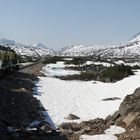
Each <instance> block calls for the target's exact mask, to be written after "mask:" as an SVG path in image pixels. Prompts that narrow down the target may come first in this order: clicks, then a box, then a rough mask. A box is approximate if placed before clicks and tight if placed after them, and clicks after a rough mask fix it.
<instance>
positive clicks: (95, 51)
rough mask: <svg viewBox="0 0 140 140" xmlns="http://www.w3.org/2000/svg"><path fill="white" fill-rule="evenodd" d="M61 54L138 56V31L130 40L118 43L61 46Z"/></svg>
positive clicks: (139, 46)
mask: <svg viewBox="0 0 140 140" xmlns="http://www.w3.org/2000/svg"><path fill="white" fill-rule="evenodd" d="M59 54H60V55H61V56H91V55H94V56H99V55H100V56H101V57H118V58H134V57H140V32H139V33H137V34H136V35H134V36H133V37H132V38H131V40H130V41H128V42H127V43H124V44H119V45H110V46H109V45H108V46H105V45H104V46H99V45H95V46H84V45H74V46H71V47H66V48H63V49H61V50H60V51H59Z"/></svg>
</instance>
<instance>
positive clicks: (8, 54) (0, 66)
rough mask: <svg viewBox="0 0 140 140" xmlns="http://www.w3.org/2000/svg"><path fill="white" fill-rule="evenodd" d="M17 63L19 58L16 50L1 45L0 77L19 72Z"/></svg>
mask: <svg viewBox="0 0 140 140" xmlns="http://www.w3.org/2000/svg"><path fill="white" fill-rule="evenodd" d="M17 61H18V57H17V54H16V52H15V51H14V50H12V49H11V48H10V47H4V46H1V45H0V77H4V76H5V75H6V74H8V73H11V72H14V71H15V70H17V69H18V65H17Z"/></svg>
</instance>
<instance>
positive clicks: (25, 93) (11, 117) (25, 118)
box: [0, 65, 66, 140]
mask: <svg viewBox="0 0 140 140" xmlns="http://www.w3.org/2000/svg"><path fill="white" fill-rule="evenodd" d="M35 68H36V69H35ZM40 69H41V65H37V66H34V69H32V68H29V69H28V68H26V70H25V71H24V70H22V72H15V73H13V74H11V75H9V76H7V77H4V78H3V79H1V80H0V140H20V139H21V140H27V139H28V140H45V139H47V140H64V139H66V138H65V136H64V135H62V134H61V133H60V134H59V133H53V132H52V133H46V132H45V131H42V132H41V131H39V130H36V131H29V132H27V131H25V128H26V127H27V126H28V125H29V124H30V123H31V122H32V121H33V120H35V119H37V118H39V117H40V116H39V114H38V113H37V112H38V109H39V101H38V100H37V99H36V98H35V97H33V94H32V93H33V90H32V88H33V87H34V86H35V84H34V81H37V80H38V78H37V75H38V70H40ZM9 128H14V132H12V133H10V132H9V131H8V130H9Z"/></svg>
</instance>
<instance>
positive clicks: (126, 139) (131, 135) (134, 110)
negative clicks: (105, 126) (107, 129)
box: [111, 88, 140, 140]
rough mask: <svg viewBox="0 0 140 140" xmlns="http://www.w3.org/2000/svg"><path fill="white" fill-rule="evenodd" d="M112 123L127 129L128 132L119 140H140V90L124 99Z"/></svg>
mask: <svg viewBox="0 0 140 140" xmlns="http://www.w3.org/2000/svg"><path fill="white" fill-rule="evenodd" d="M111 121H112V122H113V121H114V122H115V123H116V124H117V125H120V126H122V127H124V128H125V129H126V132H125V133H123V134H121V135H120V137H119V140H139V139H140V133H139V132H140V88H137V89H136V90H135V91H134V94H131V95H127V96H126V97H125V98H124V100H123V102H122V103H121V105H120V107H119V110H118V111H117V112H116V113H115V114H114V115H113V116H112V118H111Z"/></svg>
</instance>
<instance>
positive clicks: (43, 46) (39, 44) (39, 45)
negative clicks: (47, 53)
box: [35, 43, 47, 49]
mask: <svg viewBox="0 0 140 140" xmlns="http://www.w3.org/2000/svg"><path fill="white" fill-rule="evenodd" d="M35 47H37V48H45V49H46V48H47V47H46V46H45V45H44V44H43V43H38V44H36V45H35Z"/></svg>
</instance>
